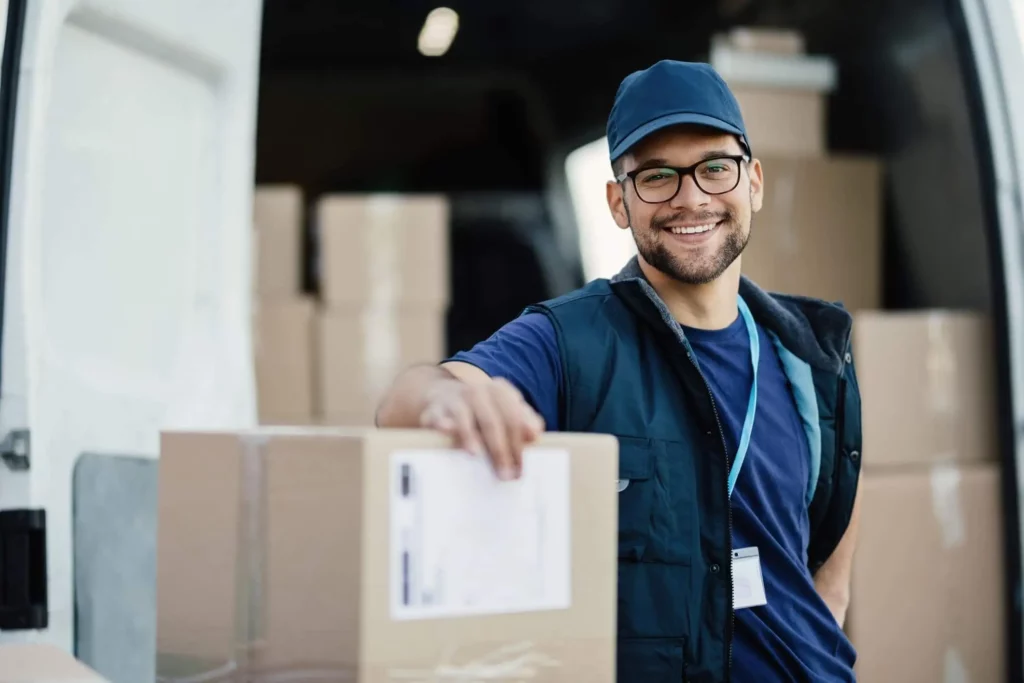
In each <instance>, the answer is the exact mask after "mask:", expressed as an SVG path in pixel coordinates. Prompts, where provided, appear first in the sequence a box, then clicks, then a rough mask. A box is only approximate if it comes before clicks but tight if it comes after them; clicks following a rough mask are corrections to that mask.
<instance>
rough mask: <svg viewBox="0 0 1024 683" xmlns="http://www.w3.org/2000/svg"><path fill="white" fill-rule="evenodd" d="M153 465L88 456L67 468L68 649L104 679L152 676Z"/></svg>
mask: <svg viewBox="0 0 1024 683" xmlns="http://www.w3.org/2000/svg"><path fill="white" fill-rule="evenodd" d="M157 469H158V463H157V461H156V460H152V459H149V458H132V457H124V456H109V455H94V454H86V455H83V456H82V457H81V459H80V460H79V462H78V464H77V466H76V467H75V476H74V520H73V524H74V562H75V564H74V567H75V613H76V615H75V622H76V627H75V650H76V655H77V656H78V658H79V659H81V660H82V661H83V662H85V663H86V664H87V665H89V666H91V667H92V668H94V669H95V670H96V671H97V672H98V673H99V674H100V675H102V676H104V677H106V678H107V679H109V680H110V682H111V683H152V681H154V680H155V679H156V518H157Z"/></svg>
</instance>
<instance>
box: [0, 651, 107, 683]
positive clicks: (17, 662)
mask: <svg viewBox="0 0 1024 683" xmlns="http://www.w3.org/2000/svg"><path fill="white" fill-rule="evenodd" d="M0 681H2V683H107V679H105V678H102V677H101V676H100V675H99V674H97V673H96V672H95V671H93V670H92V669H90V668H89V667H87V666H85V665H84V664H82V663H81V662H79V661H78V660H77V659H75V658H74V657H72V656H71V655H70V654H68V653H67V652H65V651H64V650H61V649H59V648H57V647H54V646H52V645H43V644H36V643H31V644H30V643H17V644H16V643H10V644H4V645H0Z"/></svg>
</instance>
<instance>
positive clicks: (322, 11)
mask: <svg viewBox="0 0 1024 683" xmlns="http://www.w3.org/2000/svg"><path fill="white" fill-rule="evenodd" d="M446 4H447V5H448V6H449V7H451V8H452V9H454V10H455V11H457V12H458V14H459V30H458V34H457V36H456V38H455V41H454V43H453V44H452V46H451V49H450V50H449V51H448V52H447V53H446V54H444V55H443V56H439V57H426V56H424V55H422V54H420V52H419V51H418V49H417V36H418V33H419V32H420V29H421V27H422V26H423V22H424V18H425V17H426V16H427V14H428V13H429V12H430V11H431V10H433V9H435V7H436V5H435V4H434V3H428V2H424V1H423V0H379V1H378V2H373V3H369V2H344V1H329V0H264V2H263V5H264V9H263V23H262V37H261V54H260V67H259V69H260V72H259V101H258V121H257V139H256V173H255V182H256V184H258V185H261V184H277V183H286V184H295V185H298V186H300V187H301V188H302V190H303V191H304V194H305V196H306V198H307V200H309V201H313V200H314V199H315V198H316V197H317V196H319V195H322V194H325V193H339V192H341V193H343V192H358V193H363V192H397V193H442V194H444V195H446V196H448V197H449V199H450V203H451V211H452V215H451V241H450V250H451V253H450V263H451V273H450V277H451V294H452V298H451V306H450V309H449V312H448V320H447V346H448V351H449V352H454V351H457V350H459V349H465V348H468V347H469V346H471V345H473V344H474V343H476V342H478V341H480V340H482V339H484V338H486V337H487V336H488V335H490V334H491V333H493V332H494V331H495V330H496V329H498V327H500V326H501V325H502V324H503V323H505V322H506V321H508V320H509V319H511V318H513V317H515V316H516V315H517V314H518V313H519V312H520V311H521V310H522V309H523V308H524V307H525V306H527V305H529V304H531V303H535V302H538V301H541V300H544V299H546V298H549V297H552V296H555V295H558V294H561V293H564V292H567V291H569V290H571V289H573V288H575V287H577V286H579V285H581V284H583V282H584V281H585V280H586V279H588V277H589V274H588V272H587V269H586V267H585V263H584V259H583V258H582V256H581V250H580V231H579V229H578V223H577V214H576V210H575V208H574V205H573V201H572V198H571V196H570V191H569V185H570V179H569V178H568V176H567V170H566V162H567V159H568V158H569V155H570V154H572V153H573V152H574V151H575V150H578V149H580V148H581V147H583V146H585V145H589V144H591V143H594V142H595V141H598V140H600V139H601V138H602V136H603V135H604V126H605V120H606V117H607V114H608V110H609V108H610V106H611V103H612V99H613V97H614V94H615V91H616V88H617V87H618V84H619V82H620V81H621V80H622V78H623V77H624V76H625V75H627V74H628V73H630V72H632V71H634V70H636V69H640V68H644V67H646V66H648V65H650V64H651V63H653V62H654V61H657V60H659V59H663V58H673V59H683V60H702V59H705V58H706V56H707V54H708V52H709V49H710V45H711V39H712V36H714V35H715V34H717V33H720V32H723V31H726V30H728V29H730V28H733V27H736V26H751V27H757V26H762V27H779V28H792V29H796V30H798V31H800V33H801V34H802V35H803V36H804V38H805V41H806V47H807V52H808V53H810V54H815V55H825V56H828V57H830V58H831V59H832V60H833V61H834V63H835V65H836V67H837V70H838V86H837V89H836V90H835V91H834V92H833V93H832V94H831V95H830V97H829V99H828V103H827V118H828V128H827V130H828V137H827V142H828V148H829V150H830V151H832V152H852V153H867V154H871V155H874V156H876V157H879V158H881V159H882V160H883V161H884V169H885V170H884V178H883V197H884V202H883V207H884V222H883V228H884V231H883V234H884V278H883V283H884V296H883V303H884V307H885V308H886V309H889V310H910V309H924V308H928V309H959V310H971V311H980V312H985V313H989V314H990V315H991V316H992V322H993V325H994V334H993V348H992V349H991V353H992V354H993V356H994V357H995V358H996V359H997V362H996V377H997V378H998V391H999V396H998V403H997V405H998V410H999V421H998V425H999V443H1000V450H1001V452H1000V456H1001V462H1002V463H1003V474H1004V476H1003V477H1002V486H1003V497H1002V498H1003V505H1004V513H1005V514H1004V516H1003V519H1004V521H1005V525H1004V528H1005V531H1004V536H1005V542H1004V544H1003V548H1004V550H1005V552H1004V555H1003V557H1001V558H979V560H978V561H981V562H1001V563H1003V565H1004V567H1005V573H1006V581H1007V587H1008V589H1007V595H1008V600H1007V607H1006V638H1007V649H1006V657H1007V661H1006V666H1007V674H1008V679H1009V680H1020V679H1021V678H1022V677H1024V666H1022V663H1024V653H1022V651H1021V645H1022V642H1024V629H1022V620H1021V619H1022V612H1021V608H1022V606H1021V600H1020V583H1021V581H1020V576H1021V568H1020V555H1021V553H1020V546H1021V544H1020V524H1019V517H1018V508H1017V502H1018V491H1017V484H1016V480H1017V475H1016V469H1015V466H1014V457H1015V454H1014V438H1015V431H1016V430H1015V426H1014V424H1013V417H1012V413H1011V401H1010V390H1011V388H1010V379H1009V354H1010V351H1009V348H1008V347H1009V333H1008V322H1007V320H1006V319H1005V311H1006V310H1007V307H1006V305H1005V299H1006V292H1005V291H1004V285H1003V273H1002V272H1001V268H1002V266H1001V264H1002V251H1001V250H1002V246H1001V244H1000V241H999V233H998V231H997V226H996V223H997V216H996V211H997V208H996V199H995V189H994V187H993V177H994V170H993V163H994V162H993V159H992V155H991V143H990V141H989V139H988V134H987V132H986V126H985V117H984V112H983V111H982V109H981V103H980V87H981V86H980V84H979V82H978V76H977V69H976V68H975V65H974V63H973V61H972V60H973V56H972V53H971V50H970V46H969V43H968V40H967V28H966V24H965V18H964V16H963V13H962V10H961V8H960V5H959V4H957V3H949V2H944V1H943V0H902V1H901V2H895V3H894V2H883V1H882V0H861V1H860V2H853V1H852V0H834V1H833V2H828V3H822V2H815V1H814V0H761V1H760V2H754V0H711V1H710V2H669V1H668V0H629V1H628V2H627V0H586V1H583V0H579V1H577V2H567V1H565V0H518V2H504V3H502V2H481V1H469V0H451V2H449V3H446ZM12 6H13V4H12ZM765 174H766V183H770V182H771V168H766V169H765ZM607 175H608V177H609V178H610V176H611V173H610V168H609V169H608V172H607ZM753 229H754V230H755V231H756V229H757V226H756V219H755V223H754V228H753ZM313 232H314V231H313V230H312V226H307V230H306V268H305V277H304V288H305V289H306V290H307V291H308V292H315V291H316V290H317V287H318V283H317V278H316V276H315V274H316V270H317V268H316V264H315V262H314V259H315V257H314V253H315V249H314V235H313ZM88 471H89V470H88V468H87V467H86V468H84V469H80V470H79V472H78V476H79V477H82V476H85V474H86V473H88ZM139 476H140V477H145V481H143V483H142V484H139V483H138V481H142V479H139V480H137V481H136V483H133V485H132V486H131V487H128V488H127V489H126V490H125V492H124V494H123V495H122V498H120V499H119V500H121V501H122V503H123V501H124V500H128V499H129V498H130V496H131V494H132V492H135V491H143V490H150V489H152V488H153V487H154V486H155V473H154V471H153V470H152V469H147V470H145V472H142V470H140V475H139ZM133 481H134V480H133ZM143 484H144V485H145V486H146V487H149V489H144V488H140V487H142V486H143ZM92 488H94V489H97V487H95V486H93V487H92ZM97 490H99V489H97ZM119 495H120V494H119ZM100 502H101V503H102V502H103V501H100ZM150 503H151V501H149V500H138V501H136V502H135V503H130V504H127V505H134V506H135V507H136V508H138V509H142V508H145V506H146V505H148V504H150ZM123 509H125V508H124V507H122V508H119V509H118V510H117V511H116V512H117V516H118V518H120V517H123V514H122V512H123ZM88 512H89V511H88V510H83V509H81V508H80V509H76V512H75V514H76V524H82V525H86V522H83V521H81V520H84V519H86V517H87V513H88ZM100 513H102V515H104V517H102V518H104V519H106V518H111V517H114V516H115V515H113V514H112V512H111V510H109V509H106V508H104V509H103V510H101V511H100ZM100 513H97V514H100ZM129 523H130V520H129V521H126V522H125V524H129ZM154 524H155V522H154ZM92 529H93V533H97V532H98V533H101V534H102V535H107V536H109V535H110V534H111V532H110V529H109V528H107V527H96V526H94V527H92ZM129 532H131V530H129V531H126V533H129ZM134 533H139V532H138V531H137V530H135V531H134ZM147 549H149V547H148V546H146V547H145V548H142V547H140V548H139V552H140V553H142V552H144V551H147ZM150 561H151V560H150ZM140 562H141V560H140ZM82 566H84V565H82ZM140 566H142V565H141V564H140ZM76 571H77V570H76ZM101 578H103V577H101ZM142 578H145V577H142ZM76 579H77V580H78V581H79V582H80V583H83V584H84V583H86V582H88V581H89V579H90V577H84V578H83V577H81V576H78V577H76ZM143 583H144V582H143V581H141V580H140V582H139V586H142V584H143ZM150 583H151V581H150V582H149V583H146V584H145V586H144V587H143V588H140V587H138V586H125V585H124V583H123V582H122V583H121V584H119V585H112V586H111V595H115V596H117V597H118V598H119V599H122V600H126V598H125V597H124V596H126V595H127V596H131V595H134V594H135V592H137V593H139V594H145V591H146V590H151V588H152V587H151V586H150V585H149V584H150ZM936 597H937V598H941V596H936ZM88 598H89V596H82V595H79V596H76V600H77V601H78V606H77V609H78V611H77V612H76V619H77V620H78V621H77V626H76V628H77V633H76V639H77V644H76V647H77V648H78V650H79V652H82V651H84V650H88V648H89V647H90V644H89V643H88V642H87V641H88V640H89V639H91V638H96V637H97V636H98V635H100V634H102V632H103V631H104V629H105V626H104V625H103V624H102V623H100V622H89V620H88V619H89V617H88V609H89V605H85V607H84V608H83V607H82V605H83V604H84V603H85V602H87V601H88ZM133 618H135V619H136V620H137V621H136V623H135V624H133V626H134V627H135V628H136V630H137V632H138V633H137V634H134V635H132V636H131V638H129V639H128V640H130V641H131V642H132V643H136V644H137V643H139V642H141V640H140V638H142V637H143V636H145V633H146V629H152V628H154V624H155V615H154V614H138V615H133ZM148 621H152V622H153V624H149V623H148ZM143 622H147V624H146V625H145V626H143V625H142V624H143ZM108 630H109V629H108ZM133 633H134V632H133ZM139 634H142V635H139ZM119 637H120V635H119V634H116V633H115V634H113V637H112V639H111V642H112V641H113V640H116V639H117V638H119ZM125 642H127V641H125ZM116 645H117V647H116V650H117V651H116V652H114V653H113V655H112V656H116V657H117V658H121V659H125V660H127V659H131V658H135V659H140V658H146V657H148V656H147V655H146V652H147V651H146V649H145V648H143V647H141V646H140V647H139V648H134V647H132V648H127V647H124V646H123V644H122V643H121V641H118V642H117V644H116ZM129 650H131V651H129ZM151 659H152V658H151V657H148V659H147V661H146V662H145V663H144V664H146V665H151V661H150V660H151Z"/></svg>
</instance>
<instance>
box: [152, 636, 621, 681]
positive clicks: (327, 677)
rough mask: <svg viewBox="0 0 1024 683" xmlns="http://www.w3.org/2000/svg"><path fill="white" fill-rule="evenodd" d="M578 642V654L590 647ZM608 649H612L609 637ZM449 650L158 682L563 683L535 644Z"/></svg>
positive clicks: (231, 667) (211, 672) (227, 670)
mask: <svg viewBox="0 0 1024 683" xmlns="http://www.w3.org/2000/svg"><path fill="white" fill-rule="evenodd" d="M599 645H600V644H598V643H595V644H594V645H593V646H586V647H585V646H583V645H580V644H577V649H578V651H580V652H583V651H585V649H586V648H588V647H594V646H599ZM606 645H607V646H608V647H614V643H613V641H612V639H611V638H609V639H608V641H607V643H606ZM461 649H463V648H454V647H453V648H449V649H448V650H446V651H445V652H443V653H442V654H441V656H440V657H438V659H437V660H436V662H434V663H424V664H423V665H422V666H384V665H369V666H367V667H365V668H366V669H369V670H372V672H371V673H369V674H368V675H367V676H366V677H365V678H361V677H360V671H359V667H357V666H355V665H351V664H340V663H328V662H296V663H295V664H290V665H283V666H273V667H270V666H266V667H265V666H260V665H258V664H255V663H253V664H249V665H246V666H241V665H239V664H238V663H236V662H228V663H226V664H223V665H221V666H217V667H213V668H210V669H208V670H206V671H202V672H199V673H194V674H191V675H188V676H183V677H173V676H172V677H167V676H157V679H156V680H157V683H243V682H244V683H362V681H364V680H367V681H373V683H494V682H496V681H503V682H505V683H513V682H516V683H519V682H524V681H531V682H533V683H563V682H564V681H565V680H568V679H567V674H569V673H570V672H567V671H566V670H565V667H564V662H563V661H562V660H560V659H558V658H556V657H554V656H552V655H551V654H549V653H546V652H545V651H544V649H542V648H541V647H539V646H538V644H537V643H535V642H533V641H521V642H512V643H508V644H505V645H501V646H499V647H497V648H494V649H491V650H489V651H485V652H483V653H481V654H479V655H476V656H472V657H470V658H468V659H465V660H462V658H461V657H460V656H459V650H461Z"/></svg>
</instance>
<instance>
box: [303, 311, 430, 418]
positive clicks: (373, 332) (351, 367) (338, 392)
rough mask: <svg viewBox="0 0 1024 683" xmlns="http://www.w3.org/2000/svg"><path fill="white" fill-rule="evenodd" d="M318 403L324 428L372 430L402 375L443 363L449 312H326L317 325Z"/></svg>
mask: <svg viewBox="0 0 1024 683" xmlns="http://www.w3.org/2000/svg"><path fill="white" fill-rule="evenodd" d="M318 346H319V349H320V360H319V363H318V365H319V375H318V387H319V400H318V404H317V409H318V411H319V415H320V416H321V417H322V418H323V420H324V423H325V424H331V425H342V426H348V425H366V426H370V425H373V416H374V414H375V412H376V408H377V404H378V403H379V401H380V400H381V399H382V398H383V397H384V393H385V392H386V391H387V390H388V389H389V388H390V387H391V384H392V382H394V380H395V378H396V377H397V376H398V374H399V373H400V372H402V371H403V370H405V369H406V368H408V367H409V366H411V365H415V364H418V363H439V362H441V361H442V360H444V358H445V312H444V310H441V309H436V308H435V309H431V308H423V309H421V308H404V309H399V308H390V307H383V308H380V309H374V308H362V309H340V308H334V309H327V310H325V311H324V312H323V314H322V315H321V316H320V318H319V321H318Z"/></svg>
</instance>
